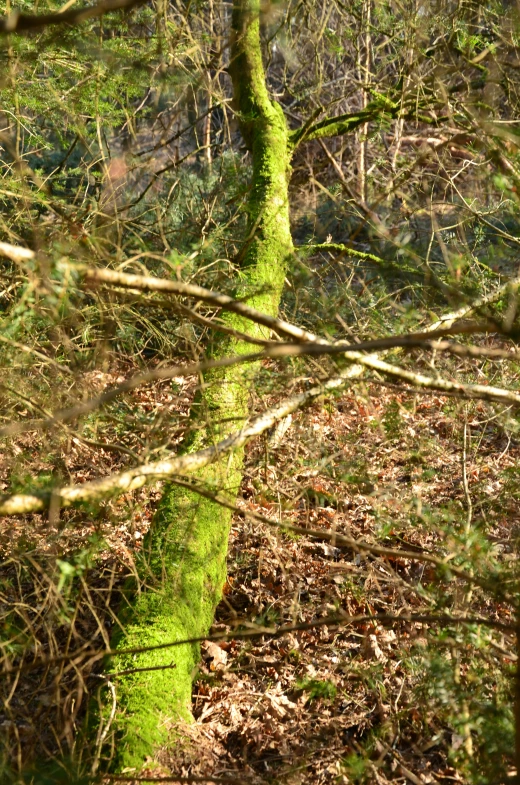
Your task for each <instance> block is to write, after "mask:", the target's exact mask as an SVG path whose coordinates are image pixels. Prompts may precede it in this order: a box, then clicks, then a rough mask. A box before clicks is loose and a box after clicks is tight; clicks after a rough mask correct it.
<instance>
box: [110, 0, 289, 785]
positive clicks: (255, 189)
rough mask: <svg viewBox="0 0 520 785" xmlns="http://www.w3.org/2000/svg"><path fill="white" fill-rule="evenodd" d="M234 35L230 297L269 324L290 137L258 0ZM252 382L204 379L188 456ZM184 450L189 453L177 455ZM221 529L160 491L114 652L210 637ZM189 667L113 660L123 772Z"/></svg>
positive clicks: (239, 406)
mask: <svg viewBox="0 0 520 785" xmlns="http://www.w3.org/2000/svg"><path fill="white" fill-rule="evenodd" d="M233 28H234V37H233V41H232V61H233V67H232V68H231V76H232V80H233V89H234V95H235V104H236V108H237V112H238V117H239V121H240V125H241V128H242V132H243V135H244V138H245V140H246V143H247V144H248V146H249V148H250V150H251V154H252V160H253V174H252V184H251V185H252V187H251V191H250V198H249V202H248V214H249V234H248V237H247V242H246V243H245V246H244V253H243V255H242V259H241V261H242V270H241V272H240V278H239V280H238V281H237V290H238V291H239V292H240V294H241V295H244V294H245V293H247V292H248V291H256V292H257V294H256V296H255V297H254V299H253V301H252V302H253V304H254V306H255V307H256V308H258V309H259V310H264V311H265V312H266V313H268V314H270V315H273V316H275V315H277V313H278V307H279V302H280V298H281V294H282V290H283V284H284V279H285V274H286V270H287V262H288V259H289V258H290V255H291V253H292V248H293V246H292V239H291V232H290V224H289V207H288V179H289V170H290V166H289V164H290V153H289V144H288V129H287V124H286V121H285V118H284V115H283V112H282V110H281V107H280V106H278V105H277V104H276V103H274V102H273V101H272V100H271V98H270V96H269V94H268V91H267V88H266V84H265V73H264V69H263V64H262V56H261V48H260V32H259V2H258V0H235V7H234V12H233ZM259 291H260V292H261V293H260V294H258V292H259ZM224 318H226V319H227V321H228V323H229V324H230V325H231V326H233V327H235V328H237V329H238V330H240V331H242V332H249V333H250V334H252V335H255V336H257V337H263V338H266V337H268V332H266V330H265V328H262V327H260V326H258V325H252V324H248V323H247V322H246V321H245V320H241V319H239V318H238V317H237V316H233V315H229V314H228V315H227V316H225V317H224ZM247 351H250V345H248V344H247V343H244V342H241V341H237V340H236V339H231V338H230V339H227V340H225V341H224V342H222V343H220V344H218V345H216V346H215V347H214V349H213V356H223V355H228V354H239V353H245V352H247ZM252 373H254V369H252V368H251V367H249V368H247V369H246V368H233V369H228V370H226V371H220V372H215V373H211V374H209V375H208V376H207V377H206V378H205V386H204V389H203V392H202V393H201V395H200V397H199V399H198V402H197V406H196V409H195V410H194V412H193V414H194V418H196V419H197V422H198V423H199V424H202V425H204V427H203V428H202V429H201V430H199V432H198V436H197V438H196V440H195V443H194V444H192V445H191V449H197V448H198V447H201V446H203V445H204V444H207V443H211V442H212V441H216V440H218V439H219V438H222V437H223V436H224V435H225V434H226V431H227V430H234V429H236V427H237V425H238V424H239V423H240V422H242V421H244V420H245V419H246V417H247V415H248V393H249V389H250V386H251V383H252V378H253V377H252ZM185 449H190V448H189V447H188V446H187V445H186V447H185ZM241 470H242V452H241V451H237V453H235V454H234V455H232V456H231V458H229V457H225V458H223V459H222V461H220V462H219V463H217V464H213V466H211V467H207V468H206V469H204V470H202V471H201V472H200V473H199V475H198V477H197V479H198V480H199V481H202V482H204V483H206V484H208V483H209V484H211V485H212V486H213V487H217V488H219V489H220V490H222V489H225V490H226V491H227V493H228V498H229V499H230V500H232V499H234V498H235V497H236V494H237V491H238V488H239V485H240V480H241ZM229 525H230V514H229V512H228V511H225V510H224V509H223V508H222V507H221V506H218V505H216V504H213V503H212V502H211V501H209V500H207V499H204V498H200V497H198V496H197V495H194V494H193V493H190V492H189V491H186V490H184V489H180V488H179V487H175V486H169V487H168V488H166V490H165V493H164V495H163V498H162V500H161V502H160V504H159V509H158V511H157V514H156V516H155V518H154V521H153V524H152V528H151V530H150V533H149V536H148V537H147V540H146V543H145V548H144V555H143V558H142V560H141V564H140V579H141V582H142V584H143V588H142V589H141V592H140V594H139V595H138V596H137V598H135V599H134V600H133V601H132V602H130V603H129V605H128V606H127V608H126V611H125V612H124V613H123V614H122V616H121V622H122V629H123V630H124V632H123V633H120V634H119V636H118V638H117V640H116V645H117V647H118V648H119V649H120V650H123V649H128V648H136V647H139V648H143V647H147V646H158V645H163V644H165V643H168V642H171V641H175V640H177V641H180V640H185V639H186V638H194V637H202V636H204V635H206V634H207V631H208V629H209V627H210V625H211V622H212V619H213V613H214V610H215V607H216V605H217V603H218V601H219V600H220V597H221V592H222V587H223V583H224V579H225V563H226V553H227V542H228V533H229ZM197 660H198V647H197V646H195V645H188V644H183V645H181V646H178V647H174V648H168V649H155V650H152V651H147V652H141V653H138V654H122V655H120V656H118V657H116V658H115V659H114V662H113V663H112V664H113V670H117V671H123V670H124V671H127V670H133V672H132V673H128V674H126V675H123V676H121V677H119V678H118V688H117V690H118V702H119V711H118V716H117V721H116V729H117V730H118V731H119V732H120V734H119V740H118V742H117V759H118V767H119V769H120V770H121V769H123V770H124V769H125V768H132V769H134V768H135V769H138V768H139V767H140V766H141V765H142V764H143V763H144V762H145V761H146V759H147V758H150V757H153V756H154V755H155V754H156V752H157V750H158V748H159V747H160V746H161V745H162V744H163V743H164V742H166V740H167V738H168V730H169V728H170V727H171V725H172V723H174V722H175V721H176V720H179V719H188V718H189V704H190V698H191V682H192V677H193V673H194V670H195V668H196V664H197ZM165 665H167V666H168V665H169V666H171V667H163V666H165ZM152 669H153V670H152ZM121 731H122V733H121Z"/></svg>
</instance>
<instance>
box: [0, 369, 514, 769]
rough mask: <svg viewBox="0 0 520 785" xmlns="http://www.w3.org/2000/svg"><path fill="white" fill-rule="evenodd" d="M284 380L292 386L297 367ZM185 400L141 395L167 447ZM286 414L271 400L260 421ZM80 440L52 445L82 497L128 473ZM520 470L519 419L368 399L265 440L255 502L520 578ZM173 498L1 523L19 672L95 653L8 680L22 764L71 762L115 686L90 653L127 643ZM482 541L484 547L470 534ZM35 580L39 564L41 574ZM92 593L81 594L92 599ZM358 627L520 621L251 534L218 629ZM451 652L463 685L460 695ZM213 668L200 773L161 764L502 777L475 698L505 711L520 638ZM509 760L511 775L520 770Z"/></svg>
mask: <svg viewBox="0 0 520 785" xmlns="http://www.w3.org/2000/svg"><path fill="white" fill-rule="evenodd" d="M128 370H129V369H124V374H123V375H125V376H127V375H129V374H128ZM269 370H270V372H273V373H275V372H276V366H270V367H269ZM119 373H120V371H118V372H115V373H114V374H112V375H109V374H104V375H100V378H97V379H93V380H92V384H93V389H98V388H99V389H102V388H103V387H105V386H106V385H107V384H111V383H114V382H115V381H117V377H118V375H119ZM176 385H177V386H176V388H175V389H176V392H175V393H172V387H171V386H170V385H168V384H158V385H155V386H152V387H147V388H145V389H143V390H137V391H135V392H134V393H132V396H131V400H130V404H129V405H130V406H131V409H132V413H133V416H134V417H136V418H138V417H139V416H142V417H143V418H145V419H146V417H149V423H150V425H149V427H150V429H151V430H153V429H154V428H155V429H157V428H166V426H165V422H166V419H165V418H166V414H168V420H169V421H171V420H172V419H173V418H172V417H171V415H172V414H173V413H177V414H181V415H184V414H186V413H187V412H188V409H189V403H190V400H191V397H192V392H193V382H187V383H186V382H185V381H184V380H181V379H179V380H178V381H177V382H176ZM274 401H275V398H274V397H272V396H271V398H270V399H269V397H265V398H264V399H263V400H262V401H258V402H256V406H257V408H258V409H260V408H262V407H263V406H264V407H265V406H268V405H270V404H271V403H273V402H274ZM111 427H113V428H114V430H113V431H110V428H111ZM141 427H142V421H141ZM130 433H131V431H130ZM162 435H163V445H164V449H166V447H167V446H168V447H169V448H171V447H172V446H173V445H174V444H175V440H176V438H178V436H176V432H175V431H174V429H173V428H172V431H171V434H169V433H167V432H165V433H163V434H162ZM116 436H117V430H116V426H115V425H113V426H111V425H110V424H109V423H108V424H106V428H105V430H104V431H103V438H105V439H106V440H107V441H110V442H112V443H113V442H115V441H116ZM42 438H43V437H38V439H42ZM117 438H119V436H117ZM64 439H65V437H64V436H52V437H49V441H48V442H47V443H46V444H44V442H43V441H42V442H41V443H40V445H39V446H40V448H41V449H42V454H43V449H44V447H45V448H47V453H48V452H49V450H48V448H49V446H52V447H53V449H56V450H58V449H59V450H61V453H60V454H61V456H62V461H63V473H64V476H66V477H67V480H68V481H69V480H70V481H76V482H77V481H82V480H88V479H90V478H92V477H94V476H98V475H100V474H104V473H108V472H110V471H115V470H116V469H117V468H118V467H119V466H123V465H126V463H127V460H128V456H127V455H126V454H125V453H121V452H117V451H114V450H111V451H103V450H100V449H99V448H98V447H95V448H94V447H89V445H85V444H82V443H81V442H79V441H78V442H77V443H76V441H75V438H74V437H70V438H69V439H68V441H67V440H66V439H65V441H64ZM53 440H54V441H53ZM130 442H131V436H129V437H127V442H125V445H124V446H126V447H127V448H128V449H134V448H135V449H137V448H139V449H141V445H139V444H137V443H136V444H135V445H134V444H131V443H130ZM65 443H66V444H67V445H68V449H67V450H65V449H64V447H63V445H64V444H65ZM464 444H465V445H466V448H465V451H464ZM34 446H35V439H34V434H28V435H26V436H22V437H19V438H18V439H16V440H13V441H12V442H11V443H10V445H9V446H7V447H6V448H5V455H6V460H5V463H4V472H5V476H7V472H8V471H9V470H10V469H12V467H13V464H14V463H15V462H16V461H19V462H20V463H21V462H22V460H21V458H20V454H21V453H23V451H24V450H26V451H28V452H30V451H33V450H34ZM464 452H465V454H466V457H465V460H463V455H464ZM47 453H45V454H47ZM519 453H520V444H519V442H518V441H517V440H516V439H515V438H513V437H512V436H511V431H510V429H509V430H508V429H507V428H505V427H504V416H503V415H500V416H497V414H496V413H495V414H494V413H493V412H492V411H491V409H490V408H489V407H487V406H485V405H483V404H480V403H472V404H468V403H463V402H459V401H457V400H454V399H449V398H444V397H440V396H423V395H419V394H415V393H411V392H403V391H400V390H398V389H389V388H385V387H383V386H381V385H379V384H376V383H373V384H370V385H367V386H363V385H360V386H358V388H357V390H356V391H354V390H348V391H346V392H345V393H343V394H342V395H341V396H338V397H336V398H335V399H330V400H326V401H323V402H320V403H319V404H316V405H314V406H313V407H311V408H310V409H308V410H306V411H304V412H301V413H299V414H298V415H297V416H296V417H295V418H294V421H293V423H292V426H291V427H290V428H289V430H288V431H287V433H286V434H285V437H284V439H283V441H282V442H281V444H280V445H279V446H278V447H276V448H273V447H272V446H271V445H270V443H269V441H268V440H267V439H264V440H259V441H257V442H254V443H251V444H250V445H249V448H248V450H247V458H246V460H247V465H246V476H245V479H244V483H243V487H242V496H243V499H242V501H241V502H240V505H241V506H242V507H243V509H244V511H246V512H247V511H251V512H256V513H261V514H262V515H265V516H267V517H269V518H271V519H273V520H276V521H279V520H281V519H283V520H284V521H286V522H287V521H288V522H290V523H292V524H297V525H299V526H304V527H307V528H312V529H314V530H316V529H323V530H334V531H337V532H338V533H340V534H346V535H348V536H350V537H355V538H359V539H362V540H364V541H365V542H369V543H376V542H377V543H378V544H380V545H386V546H388V547H391V548H392V549H396V548H402V549H405V550H407V551H410V550H413V551H417V552H418V553H421V552H426V553H431V552H434V553H439V552H440V553H441V554H444V555H446V554H448V553H449V554H452V557H453V559H454V560H455V561H456V562H457V563H458V564H459V565H462V566H464V567H466V568H467V569H469V568H470V567H469V566H468V565H470V564H471V560H472V559H473V558H474V556H475V552H476V551H475V549H477V551H478V549H479V548H480V549H481V553H482V563H486V560H487V561H490V563H491V561H492V560H493V559H498V560H499V561H504V562H507V561H508V560H509V559H511V558H512V554H513V544H514V535H515V531H516V530H517V527H518V523H519V518H520V511H519V509H518V507H517V504H516V501H515V494H516V492H517V485H516V482H517V481H516V466H517V465H518V457H519ZM49 454H50V455H51V456H52V450H51V451H50V453H49ZM50 468H52V458H51V457H50V458H49V459H48V461H46V460H44V459H42V461H41V471H42V472H43V471H45V470H47V469H49V470H50ZM464 474H465V475H466V479H467V484H466V488H465V487H464V485H465V483H464V479H463V476H464ZM158 493H159V490H158V489H157V490H152V492H151V493H150V492H147V493H145V492H142V493H139V494H134V495H133V496H132V497H123V498H122V499H120V500H118V501H115V502H112V503H110V504H108V505H107V506H106V508H104V512H103V513H102V514H99V511H97V512H96V513H95V514H89V512H88V511H75V512H65V513H62V515H61V516H56V518H55V520H52V516H51V521H50V522H47V521H44V520H43V518H42V517H41V516H36V515H35V516H31V517H30V518H27V519H25V520H20V519H16V520H15V519H12V520H10V519H4V520H3V521H2V523H1V526H2V529H1V531H0V544H1V545H2V548H3V550H4V553H5V554H6V559H5V561H4V565H3V568H2V570H3V577H2V584H1V592H2V596H1V597H0V602H1V603H2V611H3V617H4V628H5V630H6V631H7V635H5V636H4V652H5V659H4V662H6V663H7V662H8V661H10V662H13V663H14V662H16V661H18V662H19V661H20V660H19V656H20V655H17V651H16V649H17V646H18V651H22V649H24V650H25V651H24V653H23V654H22V655H21V657H22V661H23V662H24V663H26V664H27V663H29V666H30V663H31V662H33V661H34V660H35V659H37V658H38V657H39V656H41V655H42V654H45V655H60V656H61V655H63V654H71V653H74V657H72V658H71V660H67V661H66V662H64V663H61V664H60V665H59V666H57V665H56V664H50V665H49V666H48V667H42V666H38V667H36V668H34V667H32V666H30V667H29V669H28V670H27V671H23V672H22V673H21V675H20V677H19V678H18V677H17V676H16V675H15V674H14V673H13V674H11V675H10V676H9V677H8V678H7V679H4V680H3V682H2V684H3V686H2V692H3V698H4V708H3V710H0V725H1V726H2V728H3V729H4V731H7V736H8V738H9V740H10V741H9V743H10V750H11V754H12V755H14V757H15V758H16V757H17V756H19V757H20V759H21V758H22V757H24V758H25V757H30V753H31V750H32V751H33V752H34V753H35V754H38V755H41V754H48V753H52V754H55V753H56V751H57V749H60V748H61V749H62V751H64V752H66V751H67V749H70V748H71V746H72V744H73V735H74V731H75V730H77V728H78V727H79V723H80V720H81V716H82V713H83V711H84V708H85V704H86V695H87V691H88V690H90V691H94V690H95V688H96V685H97V682H96V680H95V679H96V677H94V676H93V675H92V674H93V673H95V672H96V671H97V670H99V662H96V661H95V659H94V658H90V659H88V658H87V659H86V660H85V659H84V658H82V656H81V650H82V647H84V646H85V645H88V646H89V647H90V646H92V645H93V644H94V645H96V646H97V645H99V647H100V649H101V648H103V647H104V646H105V645H108V642H109V637H110V631H111V628H112V626H113V624H114V623H116V622H115V616H114V608H115V607H116V605H117V596H118V595H117V590H118V586H120V584H121V580H122V578H123V577H124V575H126V574H128V570H129V567H130V568H131V565H132V553H133V552H135V549H136V548H137V549H138V548H139V547H140V542H141V541H142V537H143V536H144V534H145V532H146V530H147V528H148V525H149V521H150V518H151V514H152V510H153V506H154V502H155V500H156V499H157V494H158ZM466 529H468V530H469V531H470V532H471V531H473V532H475V536H474V537H473V538H472V537H471V536H470V537H469V538H468V537H463V534H464V532H465V530H466ZM89 539H90V542H94V541H95V540H96V539H97V541H98V542H99V546H98V554H97V560H96V561H95V562H93V563H92V566H90V563H89V559H88V558H87V557H86V556H85V561H84V563H83V562H81V559H78V557H75V558H74V559H73V558H72V557H71V554H72V553H73V552H74V551H78V549H79V550H80V549H81V546H82V544H83V545H84V544H86V543H88V541H89ZM486 542H487V543H490V545H485V543H486ZM16 546H18V547H16ZM486 549H487V550H486ZM84 550H85V552H86V550H87V549H84ZM22 551H25V552H24V554H23V558H22ZM67 554H69V555H67ZM56 556H59V559H58V560H56ZM46 558H47V559H48V561H47V562H46V561H45V559H46ZM466 558H467V563H465V561H464V560H465V559H466ZM28 564H33V565H40V569H39V571H38V570H37V569H36V567H35V568H34V570H33V571H31V570H29V569H28V567H27V565H28ZM41 565H43V569H42V568H41ZM45 565H47V568H45ZM66 565H72V568H71V567H70V566H69V567H67V566H66ZM445 577H446V576H445ZM448 577H449V576H448ZM73 578H74V580H75V581H76V584H75V586H78V585H79V589H78V588H76V589H74V591H73V589H72V579H73ZM13 608H15V609H16V610H15V613H14V616H13ZM338 611H344V612H346V613H347V614H349V615H360V614H374V613H386V614H389V615H393V616H397V617H398V616H400V615H402V614H410V613H411V614H414V613H415V614H433V613H439V612H449V613H450V614H452V615H456V614H457V613H463V612H464V613H473V614H482V615H485V616H486V617H490V618H491V619H495V620H500V621H502V622H506V621H508V620H509V619H511V609H510V607H509V605H507V603H505V602H503V601H502V600H500V598H499V597H494V596H493V592H485V591H483V590H481V589H479V588H477V587H473V590H472V591H469V590H468V588H467V586H465V585H464V584H462V583H461V582H460V581H453V580H451V581H450V580H446V581H444V583H443V582H442V581H441V580H440V578H439V574H438V571H437V570H436V568H435V567H432V565H429V564H424V563H422V562H421V561H415V560H411V559H404V558H398V557H396V556H395V555H394V556H391V557H384V556H380V557H377V558H376V557H373V556H368V555H362V554H360V553H359V552H355V551H353V550H351V549H350V550H349V549H344V548H339V547H337V545H335V544H334V542H329V541H323V542H321V541H319V540H318V539H317V538H314V537H311V536H308V537H307V536H305V535H290V534H282V533H280V532H279V531H278V530H277V529H276V528H275V527H270V526H267V525H265V524H259V523H258V522H256V521H252V520H251V519H248V518H247V517H246V518H245V519H243V518H242V517H241V516H236V519H235V523H234V526H233V530H232V535H231V541H230V556H229V579H228V582H227V584H226V588H225V597H224V600H223V602H222V603H221V605H220V606H219V609H218V613H217V618H216V621H215V626H214V630H215V631H216V632H219V631H228V632H230V633H232V632H233V630H235V629H236V628H237V627H243V626H244V625H245V626H246V627H247V628H251V626H252V625H253V626H254V625H257V626H258V625H261V626H265V625H275V624H288V625H290V624H301V623H302V622H308V621H311V620H313V619H316V618H318V617H323V616H327V615H331V614H335V613H337V612H338ZM443 636H444V637H443ZM446 636H448V637H446ZM440 654H442V655H443V657H444V660H443V662H444V665H445V666H446V668H447V671H446V672H449V674H451V676H450V677H449V678H448V676H446V674H445V675H444V676H443V677H442V679H440V677H439V667H438V666H437V665H436V659H435V658H436V656H437V655H440ZM203 655H204V658H203V662H202V664H201V669H200V673H199V675H198V678H197V680H196V684H195V689H194V702H193V709H194V714H195V718H196V724H195V725H193V726H192V727H190V728H189V729H185V732H186V733H187V734H188V735H189V736H190V737H192V738H193V740H194V749H195V750H196V755H197V759H196V760H194V759H193V754H192V752H190V751H187V750H183V748H181V747H180V746H176V747H175V748H174V750H173V751H172V752H171V753H166V752H165V753H164V754H163V756H162V758H161V760H162V763H163V767H164V768H163V769H162V771H163V773H164V774H167V773H168V772H171V773H173V774H177V775H180V776H182V775H184V776H196V775H199V776H204V775H208V774H213V775H214V776H219V777H226V776H227V777H232V778H234V780H235V781H236V782H237V783H238V782H254V783H264V782H265V783H268V782H284V783H294V784H296V783H329V782H338V783H351V782H352V783H357V782H376V783H385V782H388V781H392V782H403V783H404V782H412V783H435V782H439V783H451V782H465V781H467V776H466V775H465V774H464V773H463V772H464V771H466V772H467V771H469V768H470V767H471V761H472V760H474V761H475V766H476V767H477V768H479V767H481V766H484V763H485V762H484V763H481V758H480V757H479V756H480V752H479V749H480V748H479V744H480V741H479V739H480V736H479V727H481V726H478V727H477V724H476V723H474V724H471V722H468V720H467V715H468V712H469V713H470V715H471V717H473V716H474V709H473V704H472V703H471V700H472V699H473V698H472V696H475V699H478V701H479V705H484V703H485V701H486V700H488V702H491V703H492V702H493V700H495V699H497V696H498V695H500V696H501V698H500V700H501V701H502V704H503V703H504V695H507V690H508V686H507V685H508V681H507V679H508V674H509V671H510V668H511V666H512V664H513V663H514V660H515V654H514V641H513V638H512V636H508V635H507V634H505V633H503V632H500V631H493V630H491V629H486V628H478V629H473V630H472V631H471V630H470V631H469V632H467V633H466V632H464V631H462V632H461V631H460V630H459V628H458V627H457V626H456V625H451V626H449V627H448V630H447V631H446V630H445V631H444V632H442V631H441V632H439V630H438V628H437V627H436V626H435V625H431V624H427V623H423V622H418V621H411V622H400V623H397V622H396V623H389V624H388V625H385V626H383V625H380V624H378V625H374V624H367V623H365V624H357V625H355V626H352V625H350V626H348V625H347V626H341V625H340V626H337V625H333V624H322V625H321V626H318V627H316V628H314V629H308V630H299V631H298V630H295V631H292V632H290V633H287V634H285V635H283V636H282V637H279V638H277V639H272V638H269V637H268V636H261V637H257V638H254V639H251V640H248V641H244V640H241V641H239V640H231V641H226V642H222V643H220V644H215V643H212V642H208V643H207V644H205V645H204V646H203ZM446 668H445V669H446ZM443 673H444V671H443ZM439 679H440V680H439ZM504 685H505V686H504ZM115 686H116V691H117V682H116V684H115ZM486 690H487V692H486ZM468 696H469V697H468ZM486 696H487V697H486ZM495 703H496V700H495ZM502 704H501V707H499V708H501V710H502V709H503V705H502ZM497 705H498V704H497ZM457 718H458V719H457ZM42 729H43V730H42ZM509 751H511V750H509ZM463 753H464V755H463ZM494 755H495V762H496V764H500V763H502V762H504V757H503V754H502V753H501V752H500V751H495V753H494ZM461 756H462V757H461ZM464 756H465V757H464ZM463 758H464V760H463ZM461 761H462V763H461ZM464 761H465V762H464ZM468 761H469V763H468ZM505 764H506V768H507V767H509V769H510V770H511V767H512V763H511V761H509V762H508V761H507V760H505ZM468 766H469V768H468ZM468 776H469V775H468ZM501 781H502V780H501Z"/></svg>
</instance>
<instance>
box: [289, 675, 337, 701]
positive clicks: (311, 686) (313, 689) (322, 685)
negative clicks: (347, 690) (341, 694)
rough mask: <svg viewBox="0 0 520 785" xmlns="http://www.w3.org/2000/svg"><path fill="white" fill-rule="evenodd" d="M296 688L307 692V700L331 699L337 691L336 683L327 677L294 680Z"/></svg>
mask: <svg viewBox="0 0 520 785" xmlns="http://www.w3.org/2000/svg"><path fill="white" fill-rule="evenodd" d="M296 688H297V689H298V690H301V691H302V692H307V693H308V699H307V700H309V701H313V700H330V701H333V700H334V698H335V697H336V693H337V689H336V685H335V684H333V683H332V682H331V681H329V680H328V679H299V680H298V681H297V682H296Z"/></svg>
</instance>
